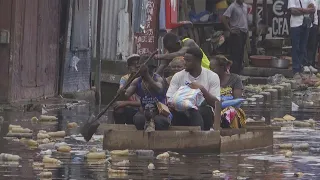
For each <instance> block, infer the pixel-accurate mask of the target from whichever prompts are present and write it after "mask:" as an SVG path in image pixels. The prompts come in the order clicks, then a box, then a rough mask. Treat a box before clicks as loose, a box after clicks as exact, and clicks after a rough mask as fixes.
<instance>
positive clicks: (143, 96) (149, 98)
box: [137, 74, 166, 108]
mask: <svg viewBox="0 0 320 180" xmlns="http://www.w3.org/2000/svg"><path fill="white" fill-rule="evenodd" d="M157 78H162V77H161V76H160V75H158V74H155V75H154V76H153V80H156V79H157ZM142 86H143V83H142V78H139V82H138V85H137V95H138V96H139V97H140V102H141V106H142V107H143V108H144V107H145V106H146V105H147V104H155V105H156V103H157V101H159V102H161V103H163V104H166V91H163V92H162V93H161V94H157V93H154V94H150V93H149V92H148V91H144V90H143V88H142Z"/></svg>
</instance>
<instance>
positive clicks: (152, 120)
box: [125, 56, 171, 132]
mask: <svg viewBox="0 0 320 180" xmlns="http://www.w3.org/2000/svg"><path fill="white" fill-rule="evenodd" d="M147 58H148V56H142V57H141V58H140V63H139V64H140V65H139V66H140V77H138V78H136V79H135V80H133V82H132V83H131V85H130V87H129V88H128V89H127V90H126V92H125V95H126V97H131V96H132V95H133V94H137V95H138V96H139V97H140V103H141V108H140V111H138V112H137V113H136V114H135V115H134V117H133V124H134V125H135V126H136V128H137V130H145V131H147V132H151V131H154V130H167V129H168V128H169V126H170V124H171V120H170V119H169V118H168V116H169V114H167V115H168V116H165V115H163V114H161V113H160V111H159V107H158V105H159V104H161V105H164V104H165V103H166V88H165V80H164V79H163V78H162V77H161V76H160V75H158V74H156V73H155V70H156V68H157V65H156V64H155V62H154V61H153V60H150V61H149V62H148V63H147V65H144V64H143V63H144V62H145V61H146V59H147Z"/></svg>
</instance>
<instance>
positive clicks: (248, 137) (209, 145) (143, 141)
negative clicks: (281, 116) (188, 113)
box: [98, 124, 275, 153]
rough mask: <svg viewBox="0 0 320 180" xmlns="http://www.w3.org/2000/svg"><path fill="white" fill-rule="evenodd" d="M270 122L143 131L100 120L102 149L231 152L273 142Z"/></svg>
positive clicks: (272, 129)
mask: <svg viewBox="0 0 320 180" xmlns="http://www.w3.org/2000/svg"><path fill="white" fill-rule="evenodd" d="M274 130H275V128H274V127H271V126H251V127H250V126H249V127H248V128H246V129H222V130H218V131H201V130H200V127H183V126H172V127H170V129H169V130H167V131H155V132H151V133H146V132H144V131H138V130H136V129H135V126H134V125H116V124H101V125H100V128H99V131H98V132H100V133H103V134H104V139H103V148H104V149H105V150H121V149H131V150H137V149H152V150H155V151H179V152H197V153H201V152H211V153H212V152H215V153H222V152H232V151H240V150H245V149H255V148H262V147H267V146H271V145H273V131H274Z"/></svg>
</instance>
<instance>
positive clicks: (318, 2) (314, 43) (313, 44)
mask: <svg viewBox="0 0 320 180" xmlns="http://www.w3.org/2000/svg"><path fill="white" fill-rule="evenodd" d="M314 4H315V9H316V11H315V13H314V21H313V25H312V28H311V29H310V32H309V38H308V46H307V47H308V50H307V51H308V59H307V60H308V61H307V62H306V63H305V64H304V66H305V67H304V70H305V71H308V69H310V71H311V72H313V73H316V72H318V69H316V68H314V67H315V60H316V54H317V49H318V40H319V38H318V30H319V26H318V24H319V16H318V13H319V8H320V0H315V2H314Z"/></svg>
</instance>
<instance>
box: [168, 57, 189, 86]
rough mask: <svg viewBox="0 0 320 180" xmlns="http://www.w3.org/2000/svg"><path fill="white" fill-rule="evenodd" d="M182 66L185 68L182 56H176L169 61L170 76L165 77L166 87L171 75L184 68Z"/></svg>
mask: <svg viewBox="0 0 320 180" xmlns="http://www.w3.org/2000/svg"><path fill="white" fill-rule="evenodd" d="M184 68H185V61H184V58H183V56H179V57H176V58H174V59H173V60H172V61H171V62H170V63H169V69H170V74H171V76H169V77H167V78H166V82H167V84H168V87H169V85H170V81H171V79H172V77H173V75H175V74H176V73H177V72H180V71H182V70H184Z"/></svg>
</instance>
